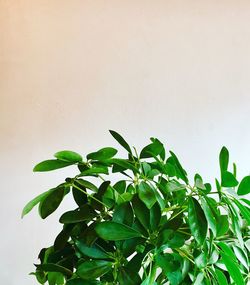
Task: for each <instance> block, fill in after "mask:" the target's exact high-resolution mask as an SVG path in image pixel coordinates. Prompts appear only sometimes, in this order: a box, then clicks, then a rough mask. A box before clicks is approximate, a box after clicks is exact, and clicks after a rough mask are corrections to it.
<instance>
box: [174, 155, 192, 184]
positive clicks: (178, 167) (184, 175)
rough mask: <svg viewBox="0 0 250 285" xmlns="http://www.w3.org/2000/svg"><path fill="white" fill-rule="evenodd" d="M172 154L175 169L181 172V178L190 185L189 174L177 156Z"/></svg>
mask: <svg viewBox="0 0 250 285" xmlns="http://www.w3.org/2000/svg"><path fill="white" fill-rule="evenodd" d="M170 154H171V157H172V159H173V162H174V163H175V167H176V169H177V170H178V172H179V175H180V178H181V179H182V180H183V181H184V182H185V183H186V184H188V178H187V173H186V171H185V170H184V169H183V167H182V165H181V164H180V162H179V160H178V158H177V156H176V155H175V154H174V153H173V152H172V151H170Z"/></svg>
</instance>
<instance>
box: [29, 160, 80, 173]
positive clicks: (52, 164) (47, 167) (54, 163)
mask: <svg viewBox="0 0 250 285" xmlns="http://www.w3.org/2000/svg"><path fill="white" fill-rule="evenodd" d="M72 164H75V162H68V161H62V160H58V159H49V160H44V161H42V162H40V163H38V164H37V165H36V166H35V167H34V168H33V171H34V172H43V171H51V170H55V169H59V168H63V167H66V166H69V165H72Z"/></svg>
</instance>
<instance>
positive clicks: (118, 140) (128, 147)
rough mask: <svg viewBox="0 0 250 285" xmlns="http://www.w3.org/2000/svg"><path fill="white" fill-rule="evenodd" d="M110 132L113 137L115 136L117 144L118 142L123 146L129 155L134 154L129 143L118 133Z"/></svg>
mask: <svg viewBox="0 0 250 285" xmlns="http://www.w3.org/2000/svg"><path fill="white" fill-rule="evenodd" d="M109 132H110V133H111V135H112V136H113V138H114V139H115V140H117V142H118V143H119V144H120V145H121V146H123V147H124V148H125V149H126V150H127V151H128V152H129V153H131V154H132V151H131V148H130V146H129V145H128V143H127V142H126V141H125V140H124V138H123V137H122V136H121V135H120V134H118V133H117V132H115V131H112V130H109Z"/></svg>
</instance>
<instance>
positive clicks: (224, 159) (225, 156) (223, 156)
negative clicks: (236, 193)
mask: <svg viewBox="0 0 250 285" xmlns="http://www.w3.org/2000/svg"><path fill="white" fill-rule="evenodd" d="M219 161H220V170H221V173H223V172H225V171H227V168H228V162H229V152H228V150H227V148H226V147H225V146H223V148H222V149H221V151H220V155H219Z"/></svg>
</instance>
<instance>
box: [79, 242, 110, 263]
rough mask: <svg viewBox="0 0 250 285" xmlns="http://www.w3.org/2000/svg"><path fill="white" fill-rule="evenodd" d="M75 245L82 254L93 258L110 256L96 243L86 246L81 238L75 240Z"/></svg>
mask: <svg viewBox="0 0 250 285" xmlns="http://www.w3.org/2000/svg"><path fill="white" fill-rule="evenodd" d="M75 245H76V247H77V248H78V250H79V251H80V252H81V253H82V254H84V255H86V256H88V257H91V258H95V259H109V258H110V255H108V253H107V252H105V250H104V249H102V248H101V247H100V246H98V245H93V246H88V245H86V243H85V242H84V241H82V240H76V242H75Z"/></svg>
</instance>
